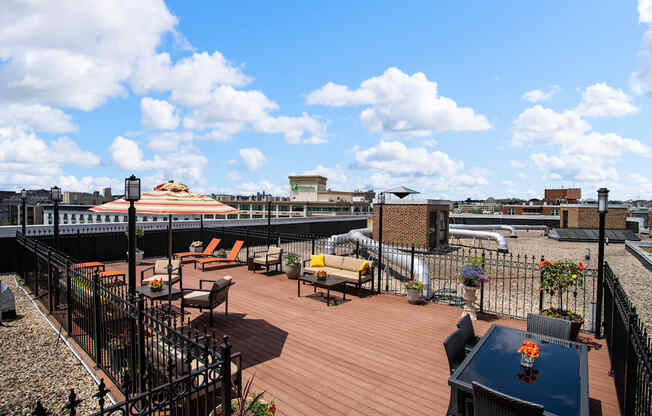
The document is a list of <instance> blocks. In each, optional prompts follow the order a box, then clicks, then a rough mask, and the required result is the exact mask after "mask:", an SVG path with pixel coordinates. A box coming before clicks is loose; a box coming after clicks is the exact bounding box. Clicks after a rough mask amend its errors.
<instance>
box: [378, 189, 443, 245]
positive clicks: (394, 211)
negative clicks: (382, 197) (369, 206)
mask: <svg viewBox="0 0 652 416" xmlns="http://www.w3.org/2000/svg"><path fill="white" fill-rule="evenodd" d="M379 208H380V205H379V204H377V203H376V204H374V207H373V238H374V240H378V224H379V223H380V222H379V219H378V218H379V212H380V210H379ZM450 209H451V202H450V201H445V200H432V199H411V200H389V201H386V202H385V203H384V204H383V242H384V243H391V244H398V245H404V246H408V247H409V246H412V245H414V246H415V247H420V248H427V249H435V248H439V247H445V246H447V245H448V217H449V213H450Z"/></svg>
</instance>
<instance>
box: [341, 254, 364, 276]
mask: <svg viewBox="0 0 652 416" xmlns="http://www.w3.org/2000/svg"><path fill="white" fill-rule="evenodd" d="M364 262H365V260H362V259H356V258H354V257H344V258H343V259H342V269H344V270H348V271H351V272H356V273H357V272H358V271H359V270H360V269H361V268H362V265H363V264H364Z"/></svg>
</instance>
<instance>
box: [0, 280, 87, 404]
mask: <svg viewBox="0 0 652 416" xmlns="http://www.w3.org/2000/svg"><path fill="white" fill-rule="evenodd" d="M0 280H2V281H3V282H4V283H6V284H7V285H8V286H9V288H10V289H11V291H12V293H13V294H14V296H15V297H16V313H17V314H18V319H15V320H12V321H5V322H3V325H4V326H0V348H1V352H0V392H1V393H0V415H31V414H32V412H33V410H34V407H35V406H36V401H37V400H41V403H42V404H43V406H44V407H45V408H46V409H48V410H49V411H50V412H51V413H52V414H55V415H58V414H64V412H63V410H62V407H63V406H64V404H65V403H66V401H67V399H68V394H69V393H70V389H71V388H74V389H75V392H76V393H77V396H78V397H79V398H81V399H84V401H83V402H82V403H81V405H80V406H79V407H78V410H77V414H80V415H85V414H90V413H92V412H93V411H96V410H98V409H97V407H96V401H95V399H93V398H92V395H93V394H94V393H95V392H96V391H97V386H96V384H95V381H94V380H93V378H92V377H91V376H90V375H89V374H88V373H87V372H86V370H85V369H84V367H83V366H82V364H81V363H80V362H79V361H78V360H77V358H76V357H75V356H74V355H73V354H72V352H70V350H69V349H68V347H67V346H66V344H65V343H63V342H62V340H58V342H57V339H58V334H57V333H56V332H55V331H54V330H53V329H52V327H51V326H50V324H48V322H47V321H46V320H45V318H43V317H42V316H41V314H40V313H39V312H38V311H37V310H36V308H35V307H34V305H33V304H32V302H31V301H30V300H29V299H28V298H27V297H26V296H25V294H24V292H23V291H22V290H21V289H20V288H18V287H17V286H16V284H15V282H14V276H13V275H3V276H0Z"/></svg>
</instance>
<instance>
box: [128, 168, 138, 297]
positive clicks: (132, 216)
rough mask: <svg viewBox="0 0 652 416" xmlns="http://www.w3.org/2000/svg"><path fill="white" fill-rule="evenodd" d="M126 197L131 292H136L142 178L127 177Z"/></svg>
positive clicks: (131, 293) (132, 293)
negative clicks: (136, 205)
mask: <svg viewBox="0 0 652 416" xmlns="http://www.w3.org/2000/svg"><path fill="white" fill-rule="evenodd" d="M125 199H126V200H127V201H129V224H128V228H127V233H128V234H129V294H130V295H133V296H135V294H136V207H135V206H134V203H135V202H136V201H138V200H139V199H140V179H139V178H137V177H135V176H134V175H131V176H130V177H128V178H126V179H125Z"/></svg>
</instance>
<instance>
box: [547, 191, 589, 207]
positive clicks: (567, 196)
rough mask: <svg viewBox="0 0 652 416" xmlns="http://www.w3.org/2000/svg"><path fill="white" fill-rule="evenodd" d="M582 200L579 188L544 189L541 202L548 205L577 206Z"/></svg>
mask: <svg viewBox="0 0 652 416" xmlns="http://www.w3.org/2000/svg"><path fill="white" fill-rule="evenodd" d="M581 199H582V190H581V189H580V188H560V189H546V190H545V191H544V197H543V200H544V201H545V202H547V203H548V204H556V205H559V204H577V203H578V202H579V201H580V200H581Z"/></svg>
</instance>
